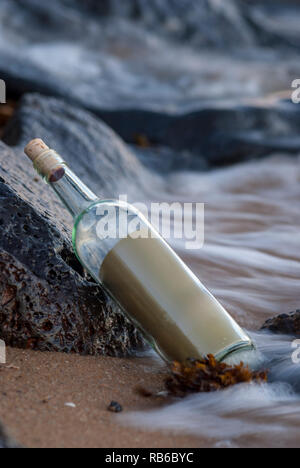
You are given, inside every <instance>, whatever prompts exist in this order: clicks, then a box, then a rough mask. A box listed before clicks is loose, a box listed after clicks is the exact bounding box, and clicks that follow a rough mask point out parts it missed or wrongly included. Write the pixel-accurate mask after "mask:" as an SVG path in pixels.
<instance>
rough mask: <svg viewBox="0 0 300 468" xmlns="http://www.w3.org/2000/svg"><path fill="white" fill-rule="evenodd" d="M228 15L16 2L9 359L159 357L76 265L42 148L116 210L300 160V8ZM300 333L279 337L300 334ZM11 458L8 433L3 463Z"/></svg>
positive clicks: (6, 229)
mask: <svg viewBox="0 0 300 468" xmlns="http://www.w3.org/2000/svg"><path fill="white" fill-rule="evenodd" d="M221 3H222V2H217V1H213V0H201V1H200V0H184V1H183V0H167V1H166V0H155V1H152V2H149V1H148V0H134V1H128V2H127V1H122V0H105V1H101V2H98V1H96V0H85V1H71V0H53V1H52V2H50V3H49V2H48V3H45V2H43V4H41V2H39V1H37V0H23V1H22V2H19V1H17V0H2V4H1V11H0V79H4V80H5V81H6V84H7V93H8V96H9V98H10V99H12V101H11V102H9V103H8V106H7V107H6V108H5V111H4V108H3V113H2V114H1V116H0V125H1V141H0V200H1V204H0V338H1V339H3V340H5V342H6V343H7V345H9V346H12V347H18V348H26V349H33V350H39V351H55V352H56V351H63V352H67V353H78V354H81V355H94V356H99V355H105V356H118V357H122V356H129V355H130V354H132V352H133V351H135V350H143V349H145V343H144V341H143V339H142V337H141V335H140V334H139V332H138V331H137V330H136V329H135V328H134V326H133V325H132V324H131V323H130V322H129V321H128V320H127V319H126V318H125V317H124V316H123V314H122V313H121V311H120V310H119V308H118V307H117V306H116V305H115V304H114V303H112V301H111V300H110V299H109V298H108V296H107V295H106V293H105V292H104V291H103V290H102V288H101V287H99V286H98V285H96V284H95V283H94V281H93V280H92V279H91V278H90V277H89V276H88V275H87V273H86V272H85V271H84V270H83V268H82V266H81V265H80V264H79V262H78V260H77V259H76V257H75V255H74V253H73V250H72V246H71V242H70V239H71V229H72V220H71V218H69V216H68V214H67V212H66V210H64V208H63V207H62V206H61V204H60V203H59V202H58V201H57V200H56V197H55V196H54V195H53V194H52V193H51V191H50V190H49V189H48V188H47V187H46V186H44V185H43V184H42V183H41V182H40V180H39V179H37V178H36V176H35V173H34V171H33V169H32V167H31V165H30V164H29V162H28V161H27V160H26V159H25V157H24V155H23V147H24V145H25V144H26V143H27V142H28V141H29V140H30V139H32V138H33V137H40V138H43V139H45V140H46V141H47V143H48V144H49V145H50V146H52V147H54V148H55V149H56V150H57V151H58V152H61V154H63V155H64V157H65V158H66V161H67V162H68V163H69V164H70V165H71V166H72V168H73V169H74V171H75V172H76V173H77V174H78V176H79V177H81V178H82V179H83V180H84V181H85V182H86V183H87V184H88V185H89V186H90V187H91V189H92V190H93V191H95V192H96V193H97V194H99V196H101V195H103V196H104V197H106V198H109V197H115V196H118V195H119V194H120V193H127V194H128V196H129V198H130V197H131V196H136V194H138V195H139V197H140V198H141V199H142V198H143V197H145V198H147V197H149V194H150V195H151V193H152V194H153V193H154V190H153V187H155V186H156V184H157V183H159V182H158V180H157V175H159V176H161V175H169V174H170V173H171V172H174V171H175V172H176V171H177V170H178V169H184V170H191V169H192V170H194V169H197V170H202V171H203V170H210V169H212V168H215V167H221V166H228V165H231V164H234V163H236V162H241V161H248V160H252V159H257V160H259V159H262V158H263V157H265V156H269V155H270V154H272V155H274V154H275V155H276V154H282V153H284V154H286V155H289V156H295V155H298V154H299V148H300V137H299V123H300V110H299V109H300V108H299V107H298V106H296V105H295V104H293V103H292V102H291V100H290V95H291V83H292V81H293V79H295V77H297V78H299V77H300V65H299V61H298V48H299V46H300V40H299V34H298V24H297V22H296V21H295V19H294V17H295V16H296V12H298V11H299V2H297V1H296V0H294V1H293V0H286V1H284V2H283V1H279V0H276V1H273V2H271V1H264V2H263V1H259V0H251V1H250V0H247V1H245V0H226V2H225V3H226V5H225V4H224V6H222V5H221ZM279 63H280V66H279ZM65 142H67V143H68V144H67V145H66V144H65ZM151 190H152V192H151ZM270 315H272V314H271V312H270ZM298 318H299V311H298V312H297V314H296V316H282V317H281V318H279V319H273V320H271V321H269V322H268V323H267V324H266V325H265V328H268V329H269V330H271V331H276V332H277V331H280V329H282V330H283V331H288V332H289V331H291V332H293V331H294V330H295V329H296V330H297V334H298V331H299V330H298ZM258 328H259V324H258ZM0 370H1V369H0ZM11 444H12V442H10V440H9V439H8V438H7V437H6V436H5V435H4V434H3V432H2V429H1V428H0V447H1V446H2V445H3V446H4V447H5V446H10V445H11Z"/></svg>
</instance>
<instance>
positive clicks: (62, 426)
mask: <svg viewBox="0 0 300 468" xmlns="http://www.w3.org/2000/svg"><path fill="white" fill-rule="evenodd" d="M164 378H165V369H164V368H163V367H161V366H160V365H159V364H158V363H156V361H152V360H151V359H150V358H133V359H113V358H103V357H97V358H96V357H90V356H88V357H82V356H76V355H66V354H59V353H41V352H34V351H29V350H26V351H24V350H18V349H11V348H8V350H7V364H6V365H2V366H0V420H2V422H3V423H4V425H5V426H6V428H7V429H8V431H9V433H10V434H11V435H12V436H13V437H14V438H15V439H16V440H17V441H18V442H19V443H20V444H22V445H23V446H25V447H30V448H54V447H58V448H77V447H80V448H98V447H109V448H136V447H137V448H139V447H143V448H163V447H166V448H178V447H184V448H185V447H187V448H194V447H199V446H205V445H207V441H206V443H205V441H203V440H200V439H197V438H194V437H190V436H178V435H174V434H172V433H160V432H148V431H143V430H139V429H134V428H131V427H126V426H122V424H121V423H120V419H119V418H121V419H122V415H123V414H124V415H125V414H126V412H128V411H132V410H137V409H144V410H145V409H148V408H149V409H150V408H153V407H155V406H157V405H159V402H157V403H156V402H153V400H152V399H148V398H144V397H142V396H140V395H139V394H138V393H137V392H136V390H135V389H136V386H137V385H141V386H143V387H145V388H147V389H150V390H152V391H160V390H163V389H164V384H163V381H164ZM112 400H115V401H117V402H119V403H120V404H121V405H122V406H123V408H124V412H123V413H122V415H121V416H120V415H116V414H114V413H110V412H108V411H107V406H108V405H109V404H110V402H111V401H112ZM66 403H74V404H75V405H76V408H72V407H67V406H65V404H66Z"/></svg>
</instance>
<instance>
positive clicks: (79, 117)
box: [3, 94, 149, 210]
mask: <svg viewBox="0 0 300 468" xmlns="http://www.w3.org/2000/svg"><path fill="white" fill-rule="evenodd" d="M33 137H39V138H42V139H44V140H45V141H46V142H47V144H48V145H49V146H50V147H52V148H55V149H56V151H58V152H59V153H60V154H62V155H63V157H64V158H65V159H66V162H67V163H69V164H70V166H72V169H73V170H74V172H76V174H77V175H78V176H79V177H80V178H82V180H83V181H84V182H85V183H86V184H87V185H88V186H89V187H90V188H91V189H92V190H93V191H94V192H95V193H96V194H97V195H99V196H103V197H104V198H105V197H106V198H110V197H118V196H119V194H122V193H126V194H128V195H130V193H131V192H136V190H137V189H138V190H139V191H142V190H143V187H144V185H145V183H144V182H145V178H146V177H147V180H148V181H149V173H148V172H147V173H146V169H144V167H143V165H142V164H141V163H140V162H139V161H138V159H137V157H136V155H135V154H133V153H132V152H131V151H130V149H129V148H128V146H127V145H126V144H125V143H124V142H123V141H122V140H121V139H120V138H119V137H118V136H117V135H116V134H115V133H114V132H113V131H112V130H111V129H110V128H109V127H107V125H105V124H104V123H103V122H101V121H100V120H99V119H98V118H96V117H95V116H93V115H92V114H89V113H88V112H86V111H85V110H83V109H80V108H78V107H77V106H72V105H70V104H68V103H66V102H65V101H64V100H60V99H55V98H48V97H45V96H41V95H37V94H35V95H25V96H24V97H23V98H22V100H21V102H20V104H19V107H18V110H17V111H16V113H15V116H14V118H13V120H12V121H11V122H10V124H9V127H8V128H7V129H6V132H5V134H4V137H3V138H4V141H5V142H6V143H7V144H9V145H10V146H14V147H18V150H19V154H21V153H23V148H24V146H25V145H26V144H27V143H28V141H30V140H31V139H32V138H33ZM18 166H19V167H20V166H23V167H22V170H23V168H24V166H25V168H26V170H27V171H28V172H29V174H34V172H33V170H32V167H31V164H30V162H27V161H26V158H24V156H20V161H19V163H18ZM20 174H21V173H20ZM36 185H38V184H35V185H34V189H35V188H36ZM47 191H49V189H47ZM47 198H49V197H47ZM54 209H56V210H57V204H56V205H55V208H54Z"/></svg>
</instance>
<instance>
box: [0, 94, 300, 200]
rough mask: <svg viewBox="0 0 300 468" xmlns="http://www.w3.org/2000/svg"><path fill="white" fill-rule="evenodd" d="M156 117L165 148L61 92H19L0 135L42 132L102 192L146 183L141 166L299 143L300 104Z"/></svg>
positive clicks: (225, 159)
mask: <svg viewBox="0 0 300 468" xmlns="http://www.w3.org/2000/svg"><path fill="white" fill-rule="evenodd" d="M160 123H161V126H160V130H159V131H160V136H161V138H162V140H163V141H164V148H159V147H156V146H155V144H154V143H153V145H154V146H150V147H149V148H139V147H136V149H135V150H134V151H133V150H130V149H129V148H128V146H127V145H125V144H124V142H122V140H121V139H119V138H118V137H117V136H116V135H115V133H113V132H112V131H111V129H109V128H108V127H107V126H106V125H104V124H103V123H102V122H101V121H99V119H97V118H95V117H94V116H93V115H91V114H89V113H87V112H85V111H84V110H82V109H80V108H78V107H76V106H72V105H69V104H67V103H66V102H65V101H64V100H60V99H55V98H47V97H43V96H40V95H26V96H25V97H24V98H23V99H22V101H21V104H20V108H19V110H18V112H17V113H16V116H15V118H14V119H13V121H12V122H11V124H10V126H9V128H8V129H7V131H6V134H5V135H4V141H6V142H7V143H8V144H9V145H12V146H15V145H19V147H20V149H22V146H24V145H25V144H26V142H28V141H29V140H30V139H31V138H32V136H40V137H42V138H44V139H45V140H46V141H47V142H48V144H49V145H50V146H55V147H56V148H57V151H59V152H61V153H62V154H65V155H66V158H68V154H69V160H68V159H67V162H70V163H72V167H74V170H75V171H76V172H77V173H78V175H79V176H80V177H82V178H83V180H85V181H86V183H87V184H88V185H90V186H91V188H92V189H93V190H94V191H95V192H96V193H97V194H100V195H101V194H103V195H104V196H107V197H109V196H116V195H119V194H120V193H128V194H129V196H130V195H131V193H134V192H135V191H136V189H139V190H140V191H145V189H146V188H147V186H149V177H150V175H149V172H148V171H146V168H145V167H144V166H147V167H148V169H149V168H151V169H152V168H153V169H155V168H156V169H157V170H158V171H159V172H167V171H171V170H172V169H173V170H178V169H180V168H181V169H182V168H185V169H206V168H208V167H209V166H214V165H226V164H232V163H235V162H238V161H242V160H246V159H249V158H253V157H260V156H264V155H268V154H271V153H275V152H288V153H292V154H293V153H295V154H297V153H298V151H299V148H300V137H299V135H298V128H299V124H300V107H299V108H298V106H296V105H293V104H289V103H285V101H280V102H278V103H274V104H273V105H272V106H270V107H255V106H250V105H248V106H245V105H244V106H241V105H240V106H239V105H236V106H228V107H226V106H225V107H221V106H219V107H217V108H210V109H209V108H206V107H205V106H203V109H202V110H199V111H197V112H193V113H190V114H185V115H182V116H177V117H176V116H173V117H172V116H165V117H164V118H163V117H161V118H160ZM155 128H156V127H155ZM140 130H141V131H142V128H141V129H140ZM148 131H149V133H151V127H149V128H148ZM65 134H67V135H68V138H69V139H68V140H67V141H69V142H70V145H69V148H68V150H67V154H66V144H65V140H64V135H65ZM153 138H155V136H154V134H153ZM195 155H197V157H196V158H195V157H194V156H195ZM151 166H152V167H151ZM145 181H147V183H145Z"/></svg>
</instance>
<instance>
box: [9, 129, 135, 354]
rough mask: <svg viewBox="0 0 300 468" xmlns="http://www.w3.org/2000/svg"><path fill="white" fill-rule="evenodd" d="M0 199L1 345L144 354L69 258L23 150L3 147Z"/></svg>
mask: <svg viewBox="0 0 300 468" xmlns="http://www.w3.org/2000/svg"><path fill="white" fill-rule="evenodd" d="M42 122H43V121H42ZM42 122H41V126H42ZM45 125H47V124H46V122H45ZM40 128H41V127H40ZM33 130H34V129H33ZM64 135H65V136H66V133H65V134H64ZM61 137H62V135H61ZM56 138H57V142H59V140H60V134H59V133H58V134H57V135H56ZM112 146H113V143H112ZM120 152H121V153H122V150H120ZM67 156H68V155H67ZM69 156H70V155H69ZM96 158H97V156H96ZM103 166H104V167H105V162H104V163H103ZM99 180H101V177H100V178H99ZM0 200H1V204H0V337H1V338H2V339H4V340H5V342H6V344H7V345H11V346H16V347H26V348H32V349H38V350H43V351H46V350H47V351H65V352H77V353H82V354H94V355H98V354H108V355H111V356H121V355H126V354H128V353H129V352H130V351H131V350H132V349H133V348H139V347H142V339H141V338H140V335H139V334H138V332H137V331H136V330H135V328H134V327H133V326H132V325H131V324H130V323H129V322H128V321H127V320H126V319H125V318H124V316H123V315H122V314H121V313H120V310H119V309H118V307H117V306H116V305H115V304H113V303H112V301H111V300H110V299H109V298H108V297H107V296H106V295H105V293H104V292H103V290H102V289H101V288H100V287H98V286H97V285H96V284H95V283H94V282H93V281H92V280H91V279H90V278H89V277H87V276H86V274H85V272H84V270H83V268H82V267H81V265H80V263H79V262H78V261H77V259H76V257H75V255H74V254H73V251H72V246H71V243H70V238H71V233H70V228H71V219H70V217H68V215H67V212H66V211H65V210H64V209H63V208H62V206H61V204H60V203H59V202H57V201H56V200H55V196H54V194H52V192H51V190H49V188H48V187H46V186H44V184H43V183H42V182H41V180H40V179H39V178H38V179H36V178H35V174H34V171H33V169H32V167H30V163H28V162H27V161H26V158H25V156H24V155H23V154H22V152H21V150H18V149H16V150H15V151H13V150H11V149H9V148H8V147H7V146H5V144H3V143H0Z"/></svg>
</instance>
